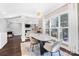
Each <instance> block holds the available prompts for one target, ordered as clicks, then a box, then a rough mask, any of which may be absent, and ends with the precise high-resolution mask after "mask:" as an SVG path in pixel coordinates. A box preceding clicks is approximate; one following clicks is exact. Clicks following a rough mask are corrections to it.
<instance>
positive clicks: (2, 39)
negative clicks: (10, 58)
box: [0, 33, 7, 49]
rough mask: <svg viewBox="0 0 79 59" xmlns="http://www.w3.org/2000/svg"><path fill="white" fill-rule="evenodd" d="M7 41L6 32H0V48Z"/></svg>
mask: <svg viewBox="0 0 79 59" xmlns="http://www.w3.org/2000/svg"><path fill="white" fill-rule="evenodd" d="M6 43H7V33H0V49H1V48H3V47H4V46H5V44H6Z"/></svg>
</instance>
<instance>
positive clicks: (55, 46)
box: [44, 41, 61, 56]
mask: <svg viewBox="0 0 79 59" xmlns="http://www.w3.org/2000/svg"><path fill="white" fill-rule="evenodd" d="M60 46H61V41H57V42H55V43H54V42H46V43H45V45H44V48H45V49H46V50H47V51H49V52H50V53H51V56H52V55H53V53H55V52H57V51H58V52H59V56H61V54H60Z"/></svg>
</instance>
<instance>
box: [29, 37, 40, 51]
mask: <svg viewBox="0 0 79 59" xmlns="http://www.w3.org/2000/svg"><path fill="white" fill-rule="evenodd" d="M38 43H39V42H38V40H36V39H34V38H32V37H30V48H32V52H33V51H34V48H35V46H37V45H38Z"/></svg>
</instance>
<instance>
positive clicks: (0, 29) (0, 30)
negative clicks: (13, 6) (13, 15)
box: [0, 19, 7, 49]
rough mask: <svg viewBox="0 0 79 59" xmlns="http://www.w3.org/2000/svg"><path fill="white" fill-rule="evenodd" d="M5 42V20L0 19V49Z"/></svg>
mask: <svg viewBox="0 0 79 59" xmlns="http://www.w3.org/2000/svg"><path fill="white" fill-rule="evenodd" d="M6 43H7V20H5V19H0V49H1V48H2V47H3V46H4V45H5V44H6Z"/></svg>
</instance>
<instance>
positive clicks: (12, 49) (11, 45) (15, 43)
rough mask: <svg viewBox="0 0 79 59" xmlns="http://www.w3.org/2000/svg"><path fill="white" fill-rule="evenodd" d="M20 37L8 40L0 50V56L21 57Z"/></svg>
mask: <svg viewBox="0 0 79 59" xmlns="http://www.w3.org/2000/svg"><path fill="white" fill-rule="evenodd" d="M20 42H21V38H20V36H14V37H13V38H8V43H7V44H6V45H5V46H4V47H3V48H2V49H0V56H21V47H20Z"/></svg>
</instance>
